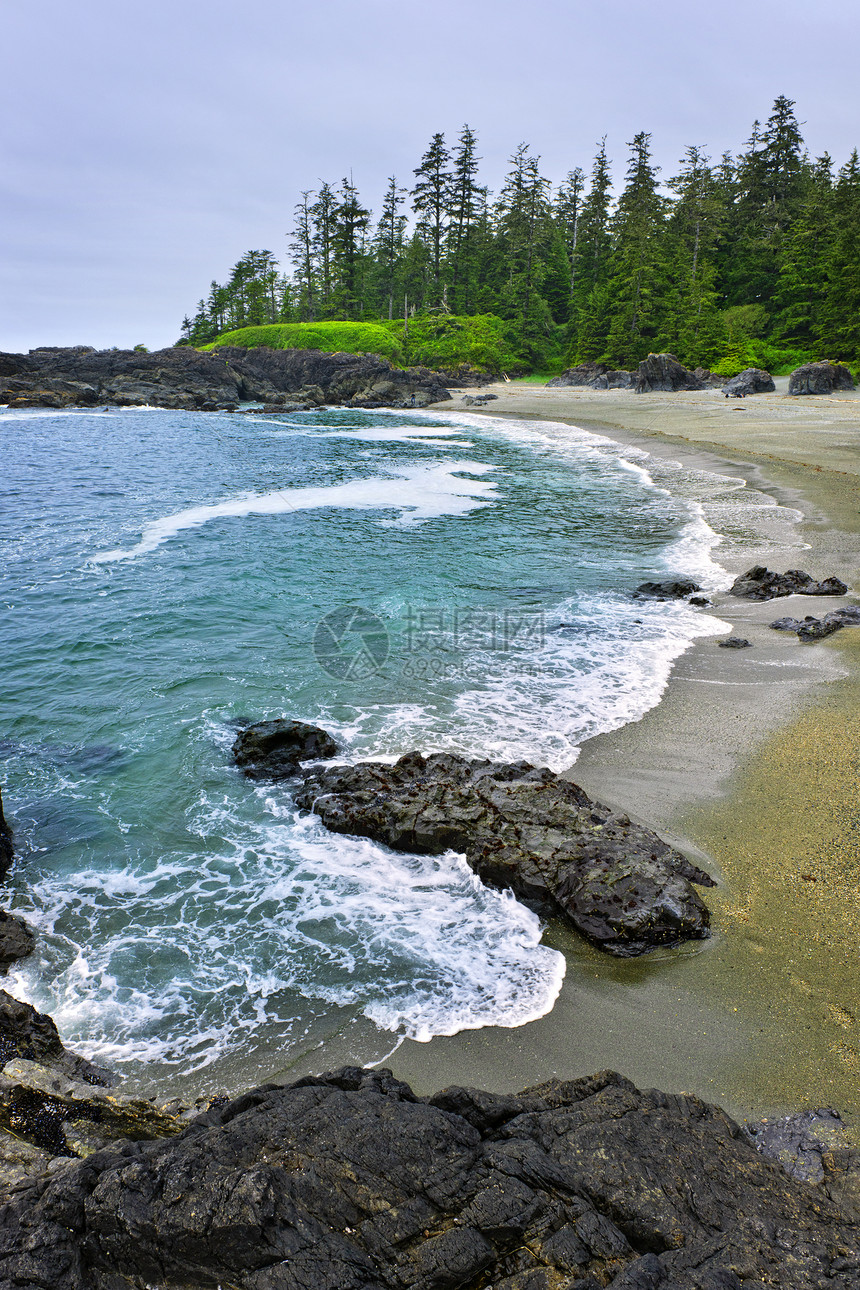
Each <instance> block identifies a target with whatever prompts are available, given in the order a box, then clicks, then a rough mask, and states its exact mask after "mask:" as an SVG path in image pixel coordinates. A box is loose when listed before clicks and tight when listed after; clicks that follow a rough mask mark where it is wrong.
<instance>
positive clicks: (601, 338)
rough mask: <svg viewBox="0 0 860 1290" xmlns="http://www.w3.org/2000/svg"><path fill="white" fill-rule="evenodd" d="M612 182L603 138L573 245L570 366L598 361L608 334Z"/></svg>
mask: <svg viewBox="0 0 860 1290" xmlns="http://www.w3.org/2000/svg"><path fill="white" fill-rule="evenodd" d="M611 195H612V179H611V176H610V172H609V161H608V158H607V156H606V136H605V135H604V136H603V138H602V139H601V140H600V143H599V145H598V149H597V155H596V156H595V158H594V164H593V166H592V169H591V184H590V187H589V191H588V195H587V196H586V197H585V199H584V200H583V203H582V212H581V214H580V217H579V221H578V229H577V242H576V274H575V276H574V279H573V290H572V292H571V300H570V323H569V327H568V333H569V351H568V360H567V361H568V362H569V363H583V362H586V361H588V360H590V359H591V360H593V359H597V358H600V356H601V354H602V353H603V350H604V348H605V346H606V338H607V334H608V331H609V295H608V292H607V289H606V288H607V279H608V272H609V252H610V247H611V241H610V235H609V208H610V203H611Z"/></svg>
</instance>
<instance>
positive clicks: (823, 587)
mask: <svg viewBox="0 0 860 1290" xmlns="http://www.w3.org/2000/svg"><path fill="white" fill-rule="evenodd" d="M847 591H848V588H847V587H846V585H845V583H844V582H840V581H839V579H838V578H825V579H824V581H823V582H816V581H815V580H814V579H813V578H811V577H810V576H809V574H808V573H804V572H803V570H802V569H788V570H787V571H786V572H785V573H772V572H771V571H770V569H766V568H765V567H764V565H763V564H757V565H756V566H755V567H754V568H752V569H748V570H747V572H746V573H743V574H741V576H740V577H739V578H736V579H735V581H734V582H733V584H732V585H731V587H729V595H730V596H740V597H741V599H742V600H775V599H776V598H777V597H780V596H844V595H845V594H846V592H847Z"/></svg>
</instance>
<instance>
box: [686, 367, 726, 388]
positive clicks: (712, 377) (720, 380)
mask: <svg viewBox="0 0 860 1290" xmlns="http://www.w3.org/2000/svg"><path fill="white" fill-rule="evenodd" d="M693 375H694V376H695V378H696V380H697V381H701V382H702V384H703V385H713V386H723V385H724V384H725V380H726V378H725V377H724V376H717V374H716V373H715V372H711V371H709V370H708V368H707V367H694V368H693Z"/></svg>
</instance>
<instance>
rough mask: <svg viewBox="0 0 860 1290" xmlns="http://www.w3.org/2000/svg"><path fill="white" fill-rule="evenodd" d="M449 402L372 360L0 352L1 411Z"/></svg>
mask: <svg viewBox="0 0 860 1290" xmlns="http://www.w3.org/2000/svg"><path fill="white" fill-rule="evenodd" d="M287 396H293V397H292V399H289V398H287ZM449 397H450V395H449V393H448V391H447V390H446V389H445V386H444V383H443V381H442V379H441V378H440V377H439V375H438V374H437V373H435V372H429V371H428V370H427V369H426V368H420V367H413V368H408V369H406V370H401V369H399V368H395V367H393V366H392V365H391V363H389V362H388V360H387V359H384V358H380V357H379V356H378V355H375V354H327V353H323V352H321V351H320V350H302V349H286V350H275V349H238V348H232V347H231V348H223V349H217V350H214V351H212V352H211V353H206V354H201V353H198V352H197V350H194V349H190V348H188V347H185V346H177V347H176V348H173V349H164V350H159V351H157V352H155V353H153V354H147V353H142V352H138V351H137V350H98V351H96V350H92V349H89V348H87V347H85V346H78V347H75V348H73V349H42V350H31V352H30V353H29V354H28V355H24V354H0V400H2V401H5V402H7V403H8V404H9V406H10V407H72V406H94V405H96V404H110V405H113V406H118V407H141V406H146V405H148V406H154V407H164V408H185V409H201V410H203V411H212V410H218V409H222V410H228V411H229V410H232V409H235V408H236V407H238V405H239V403H240V402H242V401H245V402H249V401H250V402H257V403H263V404H264V405H267V406H271V407H272V408H273V409H275V410H279V411H284V410H287V405H288V404H290V403H292V404H293V406H317V405H318V404H319V403H331V404H338V405H345V406H349V407H362V408H377V407H426V406H427V405H428V404H430V403H438V402H440V401H443V400H445V399H447V398H449Z"/></svg>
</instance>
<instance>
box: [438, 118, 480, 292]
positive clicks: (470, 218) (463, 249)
mask: <svg viewBox="0 0 860 1290" xmlns="http://www.w3.org/2000/svg"><path fill="white" fill-rule="evenodd" d="M477 145H478V136H477V135H476V134H475V132H474V131H473V130H472V129H470V127H469V126H468V125H464V126H463V129H462V130H461V132H460V136H459V139H458V141H457V147H456V149H455V151H454V155H453V158H452V172H451V180H450V185H449V224H448V263H449V265H450V277H451V292H450V300H449V303H450V306H451V309H452V311H453V312H454V313H455V314H461V313H463V314H467V313H470V312H471V311H472V310H473V308H474V303H475V292H476V288H477V281H476V272H475V270H476V245H475V243H476V237H475V234H476V229H477V226H478V223H479V221H480V219H481V216H482V214H483V212H484V209H485V206H486V201H487V190H486V188H483V187H481V185H479V184H478V182H477V175H478V162H479V161H480V157H478V156H477V155H476V151H475V149H476V148H477Z"/></svg>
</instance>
